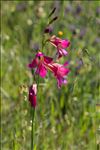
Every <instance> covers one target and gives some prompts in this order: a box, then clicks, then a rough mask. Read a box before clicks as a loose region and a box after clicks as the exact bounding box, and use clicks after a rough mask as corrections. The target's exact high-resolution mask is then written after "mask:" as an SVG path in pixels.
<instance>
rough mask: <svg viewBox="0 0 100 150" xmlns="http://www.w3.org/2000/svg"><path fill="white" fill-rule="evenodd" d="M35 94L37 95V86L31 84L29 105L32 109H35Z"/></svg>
mask: <svg viewBox="0 0 100 150" xmlns="http://www.w3.org/2000/svg"><path fill="white" fill-rule="evenodd" d="M36 94H37V84H33V85H32V86H30V88H29V101H30V103H31V106H32V107H34V108H35V107H36V104H37V98H36Z"/></svg>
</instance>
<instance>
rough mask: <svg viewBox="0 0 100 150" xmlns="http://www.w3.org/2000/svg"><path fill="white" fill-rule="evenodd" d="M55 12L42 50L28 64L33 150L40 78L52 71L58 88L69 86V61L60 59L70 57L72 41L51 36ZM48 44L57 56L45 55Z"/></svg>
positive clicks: (43, 41)
mask: <svg viewBox="0 0 100 150" xmlns="http://www.w3.org/2000/svg"><path fill="white" fill-rule="evenodd" d="M55 10H56V8H54V9H53V10H52V12H51V13H50V14H49V16H48V20H49V21H48V24H47V25H46V27H45V29H44V33H43V39H42V46H41V50H38V51H37V53H36V54H35V56H34V58H33V60H32V61H31V62H30V63H29V64H28V67H29V68H30V70H31V72H32V75H33V84H32V85H31V86H30V87H29V102H30V104H31V108H32V130H31V150H33V147H34V146H33V137H34V132H33V130H34V126H33V122H34V114H35V107H36V105H37V94H38V87H39V78H40V77H41V78H46V75H47V73H48V71H50V72H51V74H53V76H54V78H55V79H56V80H57V87H58V88H59V89H60V88H61V87H62V85H65V84H67V79H66V77H67V75H68V73H69V72H70V70H69V68H68V62H67V61H65V63H64V64H60V63H58V61H59V59H61V58H62V57H65V56H67V55H68V52H67V50H66V48H67V47H69V45H70V41H69V40H68V39H61V38H59V37H57V36H56V35H51V27H50V25H51V24H52V23H53V22H54V21H56V20H57V18H58V16H56V17H54V18H53V19H51V17H52V16H53V14H54V12H55ZM60 33H61V31H60ZM45 35H46V36H45ZM60 35H61V34H60ZM47 43H49V44H51V45H53V46H54V47H55V56H52V57H49V56H47V55H45V53H43V50H44V49H45V46H46V44H47Z"/></svg>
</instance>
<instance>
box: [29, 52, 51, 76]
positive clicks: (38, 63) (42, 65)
mask: <svg viewBox="0 0 100 150" xmlns="http://www.w3.org/2000/svg"><path fill="white" fill-rule="evenodd" d="M52 61H53V59H52V58H51V57H48V56H44V54H43V53H42V52H38V53H37V54H36V56H35V59H33V61H32V62H31V63H30V64H29V65H28V66H29V68H31V69H32V68H36V72H35V73H36V74H39V75H40V76H41V77H42V78H44V77H45V76H46V74H47V66H48V64H49V63H51V62H52Z"/></svg>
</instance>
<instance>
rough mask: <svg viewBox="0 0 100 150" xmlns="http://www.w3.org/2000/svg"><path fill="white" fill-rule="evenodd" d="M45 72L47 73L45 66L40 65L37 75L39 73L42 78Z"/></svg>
mask: <svg viewBox="0 0 100 150" xmlns="http://www.w3.org/2000/svg"><path fill="white" fill-rule="evenodd" d="M46 74H47V70H46V68H45V67H44V66H43V65H41V66H40V68H39V75H40V76H41V77H42V78H44V77H45V76H46Z"/></svg>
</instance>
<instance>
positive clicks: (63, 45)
mask: <svg viewBox="0 0 100 150" xmlns="http://www.w3.org/2000/svg"><path fill="white" fill-rule="evenodd" d="M69 45H70V42H69V41H68V40H62V41H61V46H62V48H67V47H68V46H69Z"/></svg>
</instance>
